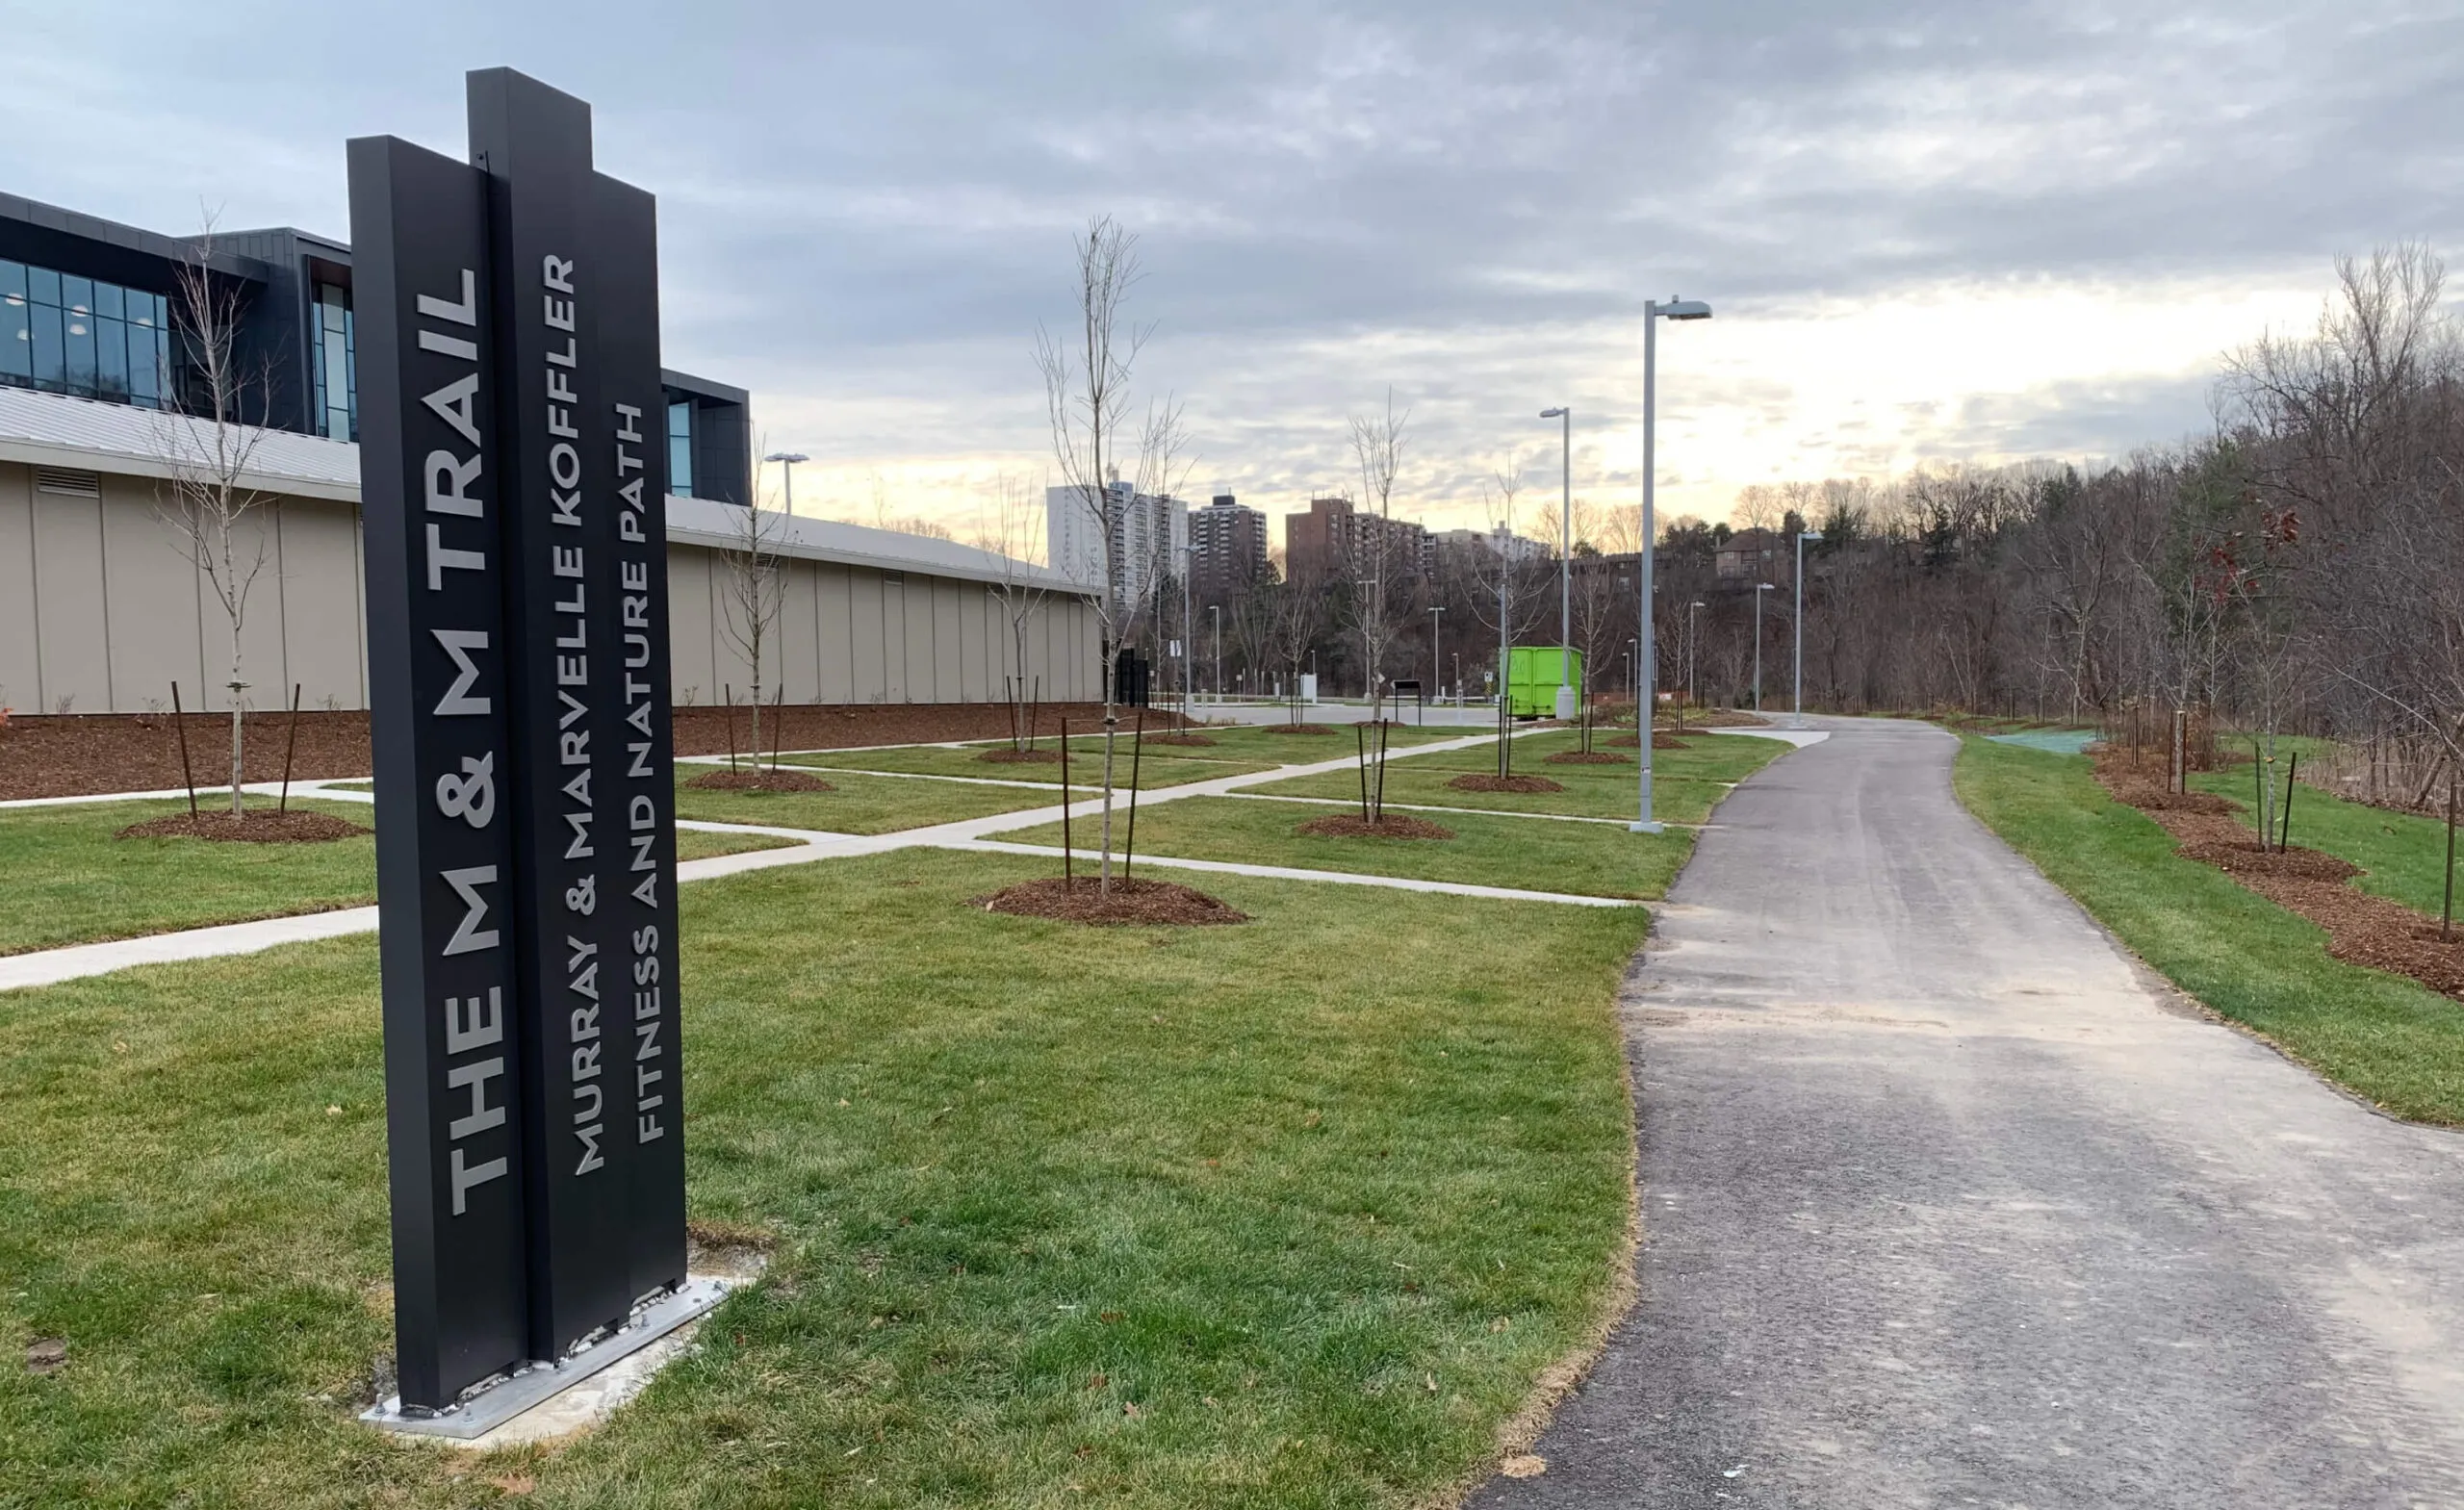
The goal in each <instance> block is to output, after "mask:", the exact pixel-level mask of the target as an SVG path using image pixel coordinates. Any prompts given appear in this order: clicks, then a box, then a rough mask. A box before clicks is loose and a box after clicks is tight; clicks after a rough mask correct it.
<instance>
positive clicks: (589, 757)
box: [351, 69, 684, 1410]
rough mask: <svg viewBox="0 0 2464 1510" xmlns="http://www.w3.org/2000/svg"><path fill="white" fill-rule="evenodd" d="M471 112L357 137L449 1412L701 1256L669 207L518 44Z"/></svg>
mask: <svg viewBox="0 0 2464 1510" xmlns="http://www.w3.org/2000/svg"><path fill="white" fill-rule="evenodd" d="M470 120H471V152H472V159H473V161H472V164H471V165H469V166H464V165H460V164H454V163H450V162H449V161H447V160H445V159H442V158H438V157H436V156H435V155H434V154H431V153H427V152H424V151H422V150H421V149H419V148H416V147H412V146H409V145H407V144H405V143H402V142H399V141H393V140H391V139H379V140H373V141H354V142H353V143H351V175H352V176H351V192H352V223H353V230H354V235H355V237H356V240H357V243H358V247H359V248H360V249H359V251H358V255H357V262H358V269H356V270H357V279H356V281H357V284H358V290H357V298H358V302H359V304H360V307H361V310H362V311H363V313H362V315H361V317H360V321H361V331H360V350H359V362H360V369H361V371H360V383H361V393H362V397H363V399H364V400H365V401H364V402H363V404H362V435H363V445H364V451H363V457H362V460H363V466H364V471H365V480H364V484H363V486H364V491H365V494H366V497H367V500H368V502H367V509H368V528H369V537H370V543H369V587H370V599H369V601H370V622H371V630H372V663H373V671H374V676H373V682H372V692H373V693H374V719H375V723H374V731H375V736H376V743H377V752H378V753H377V767H376V776H377V790H378V799H377V800H378V820H379V822H378V848H379V871H380V883H381V885H382V888H383V891H382V896H381V901H382V903H383V906H384V913H383V929H382V936H383V945H382V948H383V956H384V967H385V1013H386V1016H385V1024H386V1063H387V1092H388V1097H389V1108H388V1115H389V1136H390V1139H391V1144H392V1157H393V1185H394V1194H395V1202H394V1218H395V1267H396V1275H397V1293H398V1297H399V1300H398V1307H397V1317H396V1321H397V1328H398V1333H399V1344H398V1345H399V1352H400V1355H401V1359H402V1363H401V1377H402V1403H403V1405H404V1406H405V1407H406V1408H412V1409H430V1410H433V1409H441V1408H443V1407H445V1406H448V1405H449V1404H451V1403H452V1402H453V1400H454V1399H455V1397H456V1395H458V1394H459V1393H460V1392H461V1391H462V1390H464V1389H466V1388H467V1387H468V1386H470V1385H471V1384H473V1383H475V1382H478V1381H480V1380H483V1379H485V1378H486V1377H487V1376H488V1375H490V1374H492V1373H496V1372H499V1371H501V1370H505V1369H512V1368H515V1367H518V1366H519V1365H521V1364H522V1363H524V1362H526V1361H529V1360H533V1359H557V1358H561V1357H564V1356H565V1355H567V1354H568V1353H570V1352H572V1351H573V1350H575V1349H576V1348H577V1347H578V1346H579V1345H581V1344H586V1343H588V1342H589V1341H591V1340H593V1339H594V1338H595V1337H596V1336H598V1335H600V1334H601V1333H603V1331H605V1330H606V1329H608V1328H611V1327H613V1326H616V1325H619V1324H621V1323H622V1322H623V1321H624V1320H625V1319H626V1318H627V1316H628V1313H629V1311H630V1310H631V1308H632V1306H633V1305H634V1303H635V1302H636V1301H638V1300H640V1299H642V1298H644V1297H646V1296H648V1295H650V1294H653V1293H655V1292H659V1291H662V1290H664V1289H666V1288H669V1287H671V1286H674V1285H676V1284H678V1283H679V1282H680V1281H681V1280H682V1279H683V1277H684V1182H683V1157H682V1155H683V1143H682V1122H681V1113H682V1100H681V1096H680V1091H681V1083H680V1062H679V1058H678V1051H679V1042H678V1010H677V1001H676V994H675V988H676V934H677V930H676V901H675V889H676V887H675V882H676V872H675V863H676V862H675V822H674V811H673V786H672V781H673V771H672V756H671V748H670V741H669V711H670V710H669V706H668V646H667V623H668V618H667V603H666V586H667V576H666V553H665V528H664V522H665V513H664V510H665V494H666V488H665V480H666V479H665V475H664V473H665V468H664V459H665V458H664V448H663V446H661V445H660V444H658V443H657V441H655V440H654V437H657V438H658V439H659V440H663V439H664V424H663V419H664V405H663V401H662V398H661V391H660V386H659V367H658V302H657V276H658V274H657V252H656V220H655V210H654V206H653V201H652V200H651V197H650V196H649V195H647V194H645V193H642V192H640V191H638V190H634V189H631V188H629V187H628V186H626V185H623V184H620V183H617V182H615V181H614V180H612V179H608V178H606V177H604V176H603V175H601V174H599V173H597V172H596V171H594V170H593V168H592V166H591V148H590V111H589V107H588V106H587V105H585V104H583V103H582V102H581V101H579V100H577V99H574V98H572V97H571V96H569V95H565V94H561V93H559V92H557V91H556V90H551V89H549V88H547V87H546V86H544V85H541V84H539V83H537V82H536V81H534V80H531V79H527V78H525V77H523V76H522V75H520V74H517V73H513V72H510V71H509V70H504V69H491V70H484V71H481V72H475V73H474V74H472V75H471V76H470ZM430 281H433V282H435V284H436V288H435V289H434V290H431V289H429V288H428V287H427V283H428V282H430ZM457 321H458V323H457ZM483 969H484V972H485V973H484V978H483V974H482V972H483Z"/></svg>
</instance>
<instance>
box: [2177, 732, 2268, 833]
mask: <svg viewBox="0 0 2464 1510" xmlns="http://www.w3.org/2000/svg"><path fill="white" fill-rule="evenodd" d="M2250 780H2251V781H2256V782H2257V783H2258V791H2259V795H2258V797H2257V799H2256V800H2254V801H2253V802H2252V803H2251V804H2250V818H2251V821H2252V822H2254V823H2256V824H2257V825H2258V828H2259V853H2260V854H2262V855H2265V854H2266V853H2267V852H2268V762H2267V759H2266V756H2265V755H2263V754H2262V752H2261V751H2260V748H2259V742H2258V741H2257V740H2255V739H2253V740H2251V741H2250ZM2182 789H2183V790H2184V791H2188V790H2189V789H2190V781H2189V779H2188V778H2185V779H2184V780H2183V781H2182Z"/></svg>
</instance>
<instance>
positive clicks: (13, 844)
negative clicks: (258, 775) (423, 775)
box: [0, 802, 789, 955]
mask: <svg viewBox="0 0 2464 1510" xmlns="http://www.w3.org/2000/svg"><path fill="white" fill-rule="evenodd" d="M293 806H296V807H302V808H307V809H310V810H312V811H316V812H329V813H333V814H334V815H336V816H337V817H341V818H345V819H347V820H349V821H350V822H352V823H356V824H359V825H361V826H363V827H365V826H368V825H370V824H372V823H373V821H374V818H375V809H374V808H372V807H371V806H369V805H368V804H367V803H352V802H322V803H320V802H295V803H294V804H293ZM187 810H188V804H187V803H185V802H162V803H92V804H78V805H75V806H62V807H15V808H11V809H9V810H7V811H5V812H0V873H5V874H6V875H7V876H8V877H9V883H10V884H9V901H8V905H7V906H6V907H0V955H8V954H22V953H24V952H25V951H27V950H30V949H58V948H62V947H64V946H65V945H69V944H90V943H99V942H101V941H103V940H105V939H111V938H133V937H136V936H137V935H139V934H161V933H169V932H171V931H173V930H176V929H183V928H203V927H207V926H209V925H211V924H216V923H244V922H248V921H250V920H252V919H256V918H261V917H287V916H290V915H292V914H294V913H298V912H322V911H328V910H330V909H334V908H345V907H365V906H367V905H369V904H370V903H372V902H374V901H375V900H376V840H375V837H374V836H373V835H371V834H362V835H358V836H355V837H352V838H347V839H337V840H335V841H334V842H332V843H330V844H227V843H222V842H218V841H217V840H213V839H120V838H114V837H113V835H114V834H116V833H117V832H119V831H120V830H122V829H124V828H126V827H128V826H129V825H130V824H133V823H142V822H145V821H146V820H147V819H150V818H160V817H163V816H165V815H166V814H168V813H173V812H185V811H187ZM786 842H789V841H787V840H783V839H773V838H768V837H765V836H763V835H760V834H740V833H725V834H722V833H695V832H690V831H685V832H679V833H678V835H677V849H678V853H679V854H680V856H681V857H684V858H686V859H699V858H702V857H706V856H710V855H728V854H733V853H735V852H736V851H739V850H748V849H768V848H771V847H772V846H773V845H777V844H782V843H786Z"/></svg>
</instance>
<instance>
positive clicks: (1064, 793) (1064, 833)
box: [1061, 719, 1078, 891]
mask: <svg viewBox="0 0 2464 1510" xmlns="http://www.w3.org/2000/svg"><path fill="white" fill-rule="evenodd" d="M1077 883H1078V881H1077V876H1076V875H1075V874H1074V873H1073V872H1072V871H1071V869H1070V866H1069V720H1067V719H1063V720H1062V721H1061V889H1062V890H1064V891H1067V890H1069V889H1070V888H1071V887H1072V886H1075V885H1076V884H1077Z"/></svg>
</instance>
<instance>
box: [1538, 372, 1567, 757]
mask: <svg viewBox="0 0 2464 1510" xmlns="http://www.w3.org/2000/svg"><path fill="white" fill-rule="evenodd" d="M1540 418H1542V419H1543V420H1555V421H1558V422H1560V436H1561V438H1560V441H1559V445H1558V455H1559V457H1560V458H1561V461H1560V466H1559V470H1558V480H1559V491H1560V498H1559V510H1558V518H1557V718H1558V720H1559V721H1560V722H1563V721H1564V720H1567V719H1571V718H1573V717H1574V716H1575V688H1574V659H1575V412H1574V410H1572V409H1569V408H1563V407H1560V408H1555V409H1543V410H1541V411H1540Z"/></svg>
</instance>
